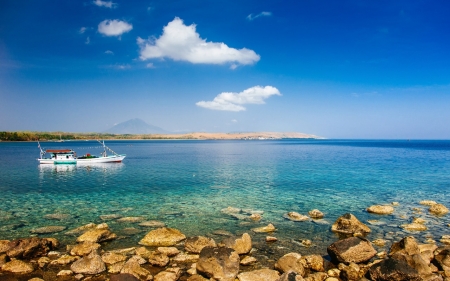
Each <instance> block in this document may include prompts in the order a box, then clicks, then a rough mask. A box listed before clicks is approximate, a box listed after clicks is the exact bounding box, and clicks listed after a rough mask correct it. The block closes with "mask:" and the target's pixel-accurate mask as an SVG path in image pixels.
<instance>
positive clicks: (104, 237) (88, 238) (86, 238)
mask: <svg viewBox="0 0 450 281" xmlns="http://www.w3.org/2000/svg"><path fill="white" fill-rule="evenodd" d="M116 238H117V235H116V234H114V233H112V232H111V231H110V230H109V229H92V230H88V231H86V232H85V233H83V234H82V235H81V236H79V237H78V238H77V242H78V243H80V242H92V243H100V242H105V241H110V240H114V239H116Z"/></svg>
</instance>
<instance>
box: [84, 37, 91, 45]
mask: <svg viewBox="0 0 450 281" xmlns="http://www.w3.org/2000/svg"><path fill="white" fill-rule="evenodd" d="M89 43H91V39H89V37H88V38H86V41H85V42H84V44H86V45H89Z"/></svg>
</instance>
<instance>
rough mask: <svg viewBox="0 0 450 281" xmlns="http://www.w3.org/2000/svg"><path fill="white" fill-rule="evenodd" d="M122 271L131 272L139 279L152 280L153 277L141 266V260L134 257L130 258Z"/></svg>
mask: <svg viewBox="0 0 450 281" xmlns="http://www.w3.org/2000/svg"><path fill="white" fill-rule="evenodd" d="M120 273H128V274H131V275H133V276H135V277H136V278H138V279H139V280H151V278H152V277H153V276H152V275H151V273H150V272H149V271H148V270H147V269H145V268H143V267H141V265H140V264H139V262H138V261H137V260H136V259H133V258H131V259H129V260H128V261H127V262H126V263H125V265H124V266H123V268H122V270H121V271H120Z"/></svg>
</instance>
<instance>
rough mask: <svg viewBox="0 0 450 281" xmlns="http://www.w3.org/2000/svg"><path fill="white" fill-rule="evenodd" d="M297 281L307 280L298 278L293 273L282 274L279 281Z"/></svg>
mask: <svg viewBox="0 0 450 281" xmlns="http://www.w3.org/2000/svg"><path fill="white" fill-rule="evenodd" d="M297 277H299V278H297ZM297 280H299V281H300V280H301V281H304V280H305V279H303V277H302V276H301V275H298V276H297V273H295V272H292V271H291V272H286V273H283V274H281V276H280V278H279V279H278V280H277V281H297Z"/></svg>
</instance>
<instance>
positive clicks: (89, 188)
mask: <svg viewBox="0 0 450 281" xmlns="http://www.w3.org/2000/svg"><path fill="white" fill-rule="evenodd" d="M41 145H42V146H43V147H45V148H54V149H57V148H70V149H74V150H75V151H76V152H77V154H78V155H82V154H86V153H91V154H98V153H100V152H101V151H102V150H101V148H100V147H99V146H98V145H97V143H96V142H75V141H74V142H64V143H42V144H41ZM107 145H108V146H109V147H110V148H112V149H113V150H114V151H116V152H118V153H120V154H127V157H126V158H125V160H124V162H123V163H122V164H116V163H112V164H103V165H92V166H76V165H66V166H64V165H61V166H59V165H57V166H52V165H48V166H39V165H38V163H37V161H36V158H37V157H38V155H39V150H38V148H37V144H36V143H0V194H1V201H0V239H14V238H19V237H28V236H30V235H35V234H32V233H31V231H32V230H33V229H36V228H39V227H44V226H55V225H56V226H65V227H67V230H70V229H72V228H75V227H78V226H81V225H84V224H87V223H90V222H94V223H101V222H105V221H103V220H101V219H100V217H99V216H101V215H108V214H116V215H120V216H123V217H128V216H140V217H143V218H144V219H145V220H158V221H162V222H164V223H165V224H166V225H167V226H169V227H174V228H177V229H179V230H181V231H182V232H183V233H185V234H186V235H187V236H193V235H206V236H211V237H213V238H215V239H216V240H217V241H220V239H221V238H223V236H218V235H216V234H215V231H217V230H222V231H228V232H231V233H233V234H241V233H244V232H250V233H251V229H252V228H254V227H259V226H264V225H267V224H268V223H272V224H274V225H275V227H276V228H277V231H276V232H275V233H273V234H271V235H273V236H276V237H277V238H278V239H279V242H277V243H276V244H275V245H276V246H270V247H271V249H268V248H267V247H269V246H267V245H266V244H265V242H264V239H265V237H266V235H267V234H255V233H253V234H252V237H253V240H254V244H255V246H256V247H257V248H258V247H260V248H261V249H264V251H266V252H268V253H274V251H275V252H276V251H278V250H280V249H292V250H298V251H301V252H316V253H325V252H326V251H325V249H326V247H327V246H328V245H329V244H331V243H332V242H334V241H335V240H336V239H337V236H336V235H335V234H333V233H332V232H331V231H330V228H331V224H332V223H333V222H334V221H335V220H336V219H337V218H338V217H339V216H341V215H343V214H345V213H347V212H351V213H353V214H354V215H355V216H356V217H358V218H359V219H360V220H361V221H362V222H364V223H366V224H368V225H369V227H370V228H371V229H372V233H371V234H369V236H368V238H369V239H370V240H374V239H376V238H383V239H386V240H387V241H388V242H389V241H393V240H396V239H398V238H400V237H403V236H405V235H414V236H415V237H416V238H417V239H419V240H420V241H421V242H425V241H427V240H430V239H434V240H435V241H437V243H438V244H439V239H440V237H441V236H442V235H444V234H450V227H449V226H448V224H449V223H450V215H447V216H443V217H435V216H432V215H429V214H428V211H427V209H428V207H426V206H422V205H419V201H421V200H434V201H437V202H439V203H442V204H444V205H446V206H447V207H450V194H449V191H450V141H361V140H355V141H353V140H279V141H278V140H277V141H272V140H271V141H107ZM394 201H395V202H399V204H400V205H399V206H397V207H395V212H394V214H393V215H388V216H378V215H373V214H369V213H367V212H366V211H365V209H366V208H367V207H369V206H371V205H373V204H390V203H391V202H394ZM229 206H231V207H235V208H240V209H249V210H253V212H254V211H260V212H264V213H263V215H262V220H261V221H259V222H254V221H251V220H249V219H243V218H240V219H238V218H236V217H233V216H230V215H229V214H225V213H223V212H221V210H222V209H223V208H226V207H229ZM413 208H420V210H419V211H418V210H414V209H413ZM312 209H319V210H321V211H322V212H323V213H324V214H325V218H324V219H323V220H320V221H307V222H292V221H289V220H286V219H285V218H283V215H284V214H285V213H286V212H289V211H296V212H299V213H301V214H307V212H308V211H309V210H312ZM420 211H421V212H420ZM247 212H248V213H251V211H247ZM53 214H59V215H61V214H62V216H61V218H60V219H51V216H50V217H49V216H48V215H53ZM240 215H246V213H245V212H242V213H241V214H240ZM241 217H242V216H241ZM413 217H421V218H424V219H425V220H426V221H427V222H426V225H427V227H428V228H429V230H428V231H424V232H405V231H404V230H403V229H402V228H400V227H399V226H400V225H401V224H405V223H408V222H410V221H411V220H412V218H413ZM367 220H379V223H378V224H381V225H371V224H369V223H368V222H367ZM106 222H107V223H108V225H109V226H110V228H111V229H112V230H113V232H115V233H116V234H118V235H119V236H120V237H121V238H123V239H118V240H116V241H114V242H111V243H109V244H108V245H107V246H106V247H122V246H131V245H135V244H136V243H137V241H139V240H140V239H141V238H142V237H143V236H144V235H145V234H146V233H147V232H148V231H149V230H151V228H149V227H142V226H139V225H138V223H122V222H119V221H117V220H109V221H106ZM64 232H65V231H62V232H58V233H52V234H43V235H39V236H41V237H48V236H52V237H57V238H58V239H60V240H61V241H62V242H63V243H74V240H75V237H76V236H70V235H66V234H65V233H64ZM301 239H309V240H311V241H312V243H313V246H311V247H309V248H305V247H302V246H301V245H299V240H301ZM280 251H281V250H280ZM275 254H276V253H275Z"/></svg>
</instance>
